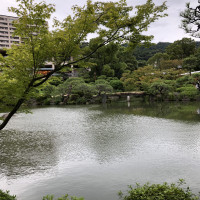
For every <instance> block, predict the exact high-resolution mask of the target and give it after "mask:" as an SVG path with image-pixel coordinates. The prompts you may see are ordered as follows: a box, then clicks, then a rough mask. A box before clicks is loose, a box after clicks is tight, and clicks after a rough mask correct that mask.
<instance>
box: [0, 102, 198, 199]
mask: <svg viewBox="0 0 200 200" xmlns="http://www.w3.org/2000/svg"><path fill="white" fill-rule="evenodd" d="M199 106H200V105H198V103H187V104H177V103H175V104H174V103H173V104H172V103H157V104H141V103H139V102H135V103H134V104H133V102H129V104H127V103H121V104H119V103H118V104H108V105H100V106H98V105H92V106H66V107H47V108H36V109H33V110H32V111H33V114H28V115H25V114H19V115H16V116H15V117H14V118H13V119H12V121H11V123H10V124H9V125H8V127H6V129H5V130H3V131H1V132H0V147H1V148H0V188H2V189H9V190H11V192H13V193H14V194H17V196H18V199H19V200H27V199H29V200H39V199H41V197H42V196H44V195H46V194H55V196H61V195H62V194H65V193H69V194H71V195H77V196H84V197H85V199H88V200H94V199H95V200H107V199H109V200H114V199H117V196H116V194H117V192H118V191H119V190H125V189H126V186H127V185H129V184H132V185H134V184H135V183H136V182H140V183H145V182H147V181H150V182H164V181H169V182H171V181H173V182H174V181H177V180H178V179H179V178H185V179H186V180H187V182H188V183H189V184H190V185H191V186H192V188H193V189H194V191H198V190H199V188H200V181H199V180H200V174H199V165H200V134H199V128H200V123H199V117H200V116H199V115H198V114H197V110H198V108H199Z"/></svg>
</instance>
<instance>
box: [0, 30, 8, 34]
mask: <svg viewBox="0 0 200 200" xmlns="http://www.w3.org/2000/svg"><path fill="white" fill-rule="evenodd" d="M0 33H2V34H8V32H7V31H0Z"/></svg>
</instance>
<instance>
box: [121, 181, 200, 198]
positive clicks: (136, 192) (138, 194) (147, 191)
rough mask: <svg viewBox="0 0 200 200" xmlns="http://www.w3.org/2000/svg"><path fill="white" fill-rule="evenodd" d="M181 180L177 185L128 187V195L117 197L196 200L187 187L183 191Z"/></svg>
mask: <svg viewBox="0 0 200 200" xmlns="http://www.w3.org/2000/svg"><path fill="white" fill-rule="evenodd" d="M182 185H183V181H182V180H181V181H180V182H179V183H177V184H168V183H163V184H152V185H150V184H149V183H147V184H145V185H143V186H140V185H139V184H137V186H136V188H132V187H131V186H129V190H128V194H127V195H125V196H124V195H123V193H122V192H119V196H120V197H121V199H123V200H197V199H199V197H198V196H196V195H194V194H193V193H191V190H190V189H189V187H187V188H186V189H183V188H182V187H181V186H182Z"/></svg>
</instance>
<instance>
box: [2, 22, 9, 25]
mask: <svg viewBox="0 0 200 200" xmlns="http://www.w3.org/2000/svg"><path fill="white" fill-rule="evenodd" d="M0 25H6V26H7V25H8V23H5V22H0Z"/></svg>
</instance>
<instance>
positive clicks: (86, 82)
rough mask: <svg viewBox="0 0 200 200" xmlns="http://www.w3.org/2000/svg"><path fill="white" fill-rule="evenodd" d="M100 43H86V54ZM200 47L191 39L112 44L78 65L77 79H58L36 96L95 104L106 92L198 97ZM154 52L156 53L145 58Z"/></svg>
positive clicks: (165, 97) (163, 97) (44, 99)
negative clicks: (155, 43)
mask: <svg viewBox="0 0 200 200" xmlns="http://www.w3.org/2000/svg"><path fill="white" fill-rule="evenodd" d="M97 45H98V41H96V40H95V39H93V40H91V41H90V42H89V43H85V44H84V45H83V46H82V49H83V54H86V55H87V53H88V52H91V51H92V50H93V49H96V46H97ZM198 46H199V43H197V42H195V41H194V40H192V39H190V38H183V39H182V40H177V41H175V42H174V43H171V44H170V43H158V44H157V45H153V46H151V47H149V48H145V47H137V48H136V49H135V48H132V47H129V46H128V45H119V44H117V43H110V44H108V45H105V46H104V47H102V48H100V49H99V50H97V51H96V53H95V54H93V55H92V56H91V57H90V58H89V59H87V60H86V61H84V62H80V63H78V66H76V68H75V69H73V70H76V71H77V73H78V76H79V77H78V78H67V79H66V78H65V80H63V79H62V78H61V77H57V78H55V77H54V78H53V79H51V80H50V81H49V82H48V83H47V84H46V85H43V86H42V88H40V89H39V90H38V92H37V93H36V95H35V97H36V99H37V101H39V102H43V103H45V104H49V103H56V104H58V103H64V104H73V103H75V104H83V103H87V102H88V103H92V102H94V101H93V100H94V99H95V98H96V99H98V98H97V96H101V95H102V94H104V93H109V92H119V91H145V92H146V93H147V94H148V95H149V97H150V99H159V100H198V99H200V97H199V89H200V88H199V87H200V83H199V78H200V75H199V74H198V73H195V74H192V73H191V72H192V71H193V70H195V71H198V70H200V48H199V47H198ZM140 51H141V53H139V52H140ZM136 52H137V53H136ZM139 55H141V56H140V57H139ZM142 55H146V57H142ZM149 55H153V56H151V57H150V58H149V59H148V60H140V58H143V59H147V57H148V56H149ZM138 58H139V59H138ZM67 70H71V69H70V68H69V69H67ZM63 73H64V72H63Z"/></svg>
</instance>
